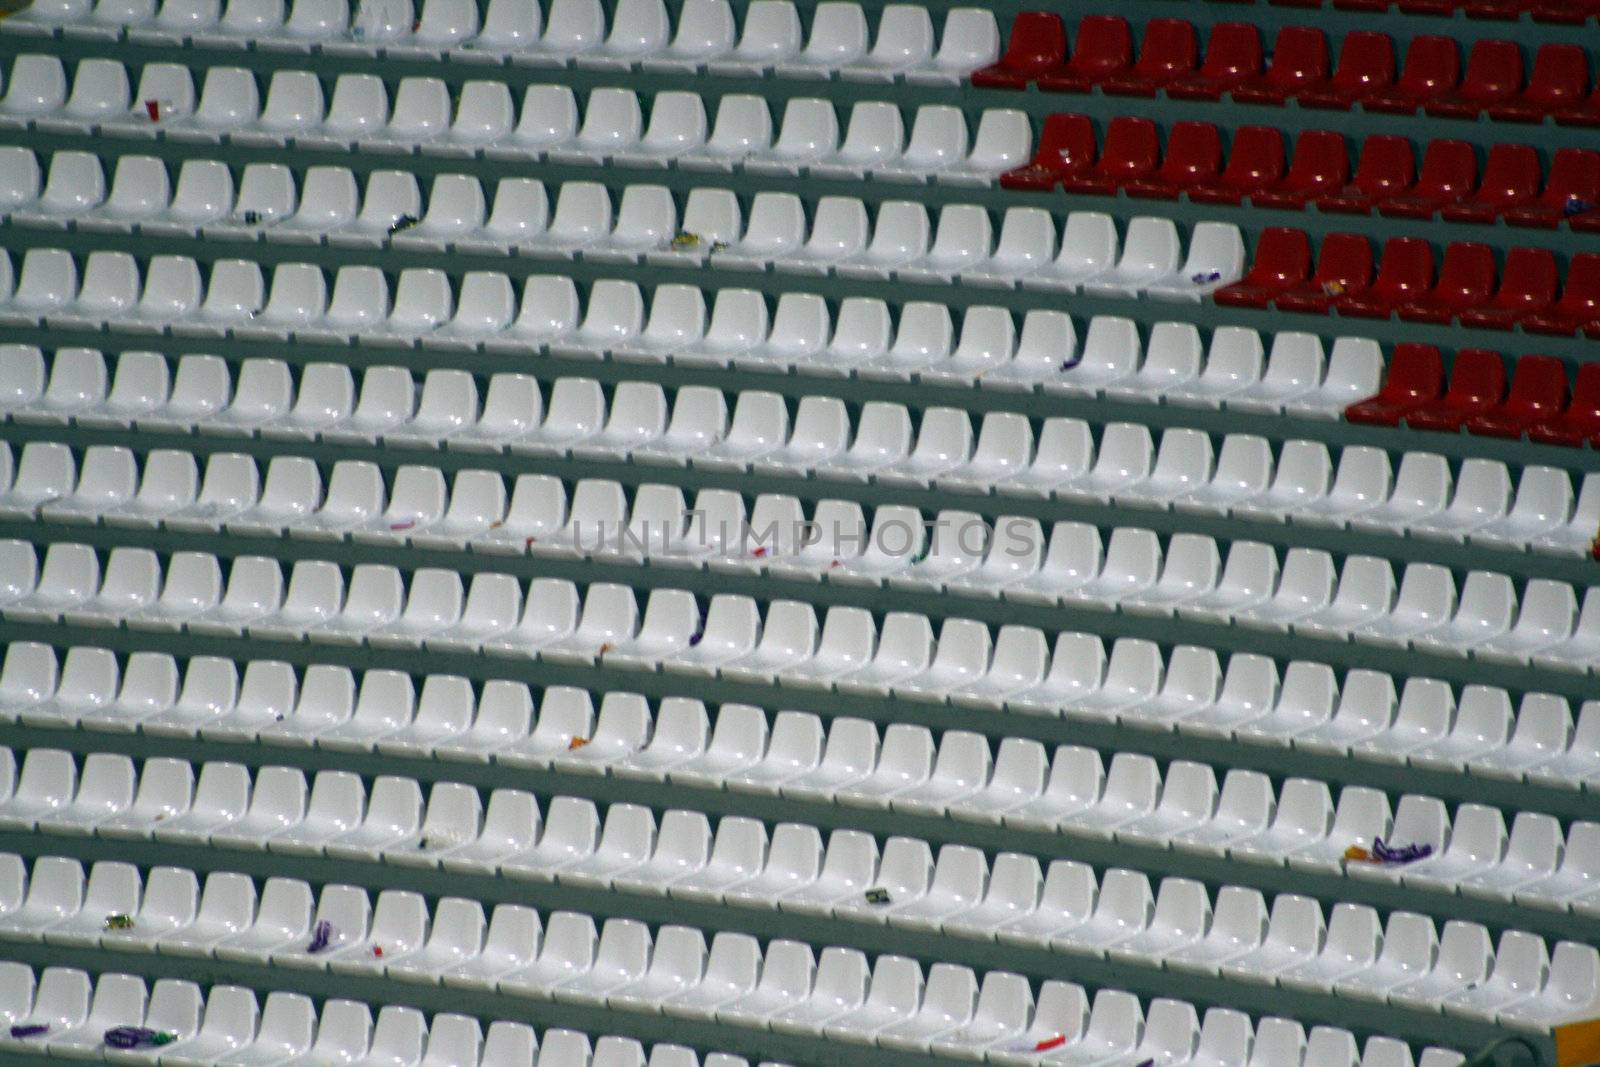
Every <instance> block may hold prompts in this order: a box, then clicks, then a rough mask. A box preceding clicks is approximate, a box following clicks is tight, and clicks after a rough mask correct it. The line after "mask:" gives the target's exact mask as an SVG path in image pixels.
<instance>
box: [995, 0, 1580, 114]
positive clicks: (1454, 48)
mask: <svg viewBox="0 0 1600 1067" xmlns="http://www.w3.org/2000/svg"><path fill="white" fill-rule="evenodd" d="M1200 53H1201V48H1200V44H1199V36H1198V34H1197V33H1196V31H1195V27H1194V26H1193V25H1192V24H1191V23H1189V22H1188V21H1186V20H1184V19H1176V18H1167V19H1152V20H1151V21H1150V22H1148V23H1146V24H1145V26H1144V28H1143V35H1142V40H1141V43H1140V48H1139V53H1138V58H1137V59H1135V58H1134V49H1133V35H1132V31H1131V29H1130V27H1129V25H1128V21H1127V20H1126V19H1124V18H1122V17H1120V16H1116V15H1085V16H1084V17H1083V18H1082V19H1080V20H1079V21H1078V24H1077V26H1076V33H1075V39H1074V41H1073V46H1072V50H1071V56H1070V57H1069V56H1068V54H1067V29H1066V25H1065V23H1064V21H1063V20H1062V18H1061V16H1059V15H1056V14H1054V13H1052V12H1043V11H1028V12H1023V13H1022V14H1019V15H1018V16H1017V17H1016V19H1015V20H1014V21H1013V22H1012V24H1011V36H1010V40H1009V41H1008V43H1007V46H1006V51H1005V54H1004V55H1002V56H1001V57H1000V60H999V62H998V63H996V64H994V65H993V66H989V67H984V68H982V69H980V70H976V71H974V72H973V74H972V84H973V85H975V86H977V87H979V88H985V89H1022V88H1024V87H1026V86H1028V85H1030V84H1031V85H1036V86H1037V87H1038V88H1040V89H1042V90H1044V91H1045V92H1066V93H1087V92H1091V91H1095V90H1098V91H1100V92H1102V93H1106V94H1108V95H1127V96H1155V95H1157V94H1162V95H1165V96H1166V97H1168V98H1170V99H1176V100H1219V99H1220V98H1221V97H1223V96H1224V95H1226V96H1227V97H1228V99H1229V100H1230V101H1232V102H1233V103H1235V104H1257V105H1277V106H1282V105H1284V104H1287V103H1288V102H1289V101H1291V100H1292V101H1294V102H1296V103H1297V104H1298V105H1299V106H1300V107H1302V108H1332V109H1350V108H1354V107H1360V108H1362V109H1363V110H1365V111H1371V112H1377V113H1381V114H1413V113H1416V112H1418V111H1423V112H1426V113H1427V114H1428V115H1430V116H1432V117H1435V118H1456V119H1468V120H1477V119H1478V118H1479V116H1480V115H1484V114H1487V115H1488V117H1489V119H1490V120H1491V121H1494V122H1542V121H1544V120H1545V119H1546V118H1547V117H1552V116H1553V117H1554V118H1555V119H1556V121H1558V122H1574V123H1579V124H1584V125H1590V124H1593V123H1595V122H1596V121H1600V110H1597V109H1600V91H1596V92H1595V93H1594V94H1593V95H1591V94H1590V90H1591V85H1590V81H1589V58H1588V53H1587V52H1586V51H1585V50H1584V48H1583V47H1582V46H1581V45H1575V44H1543V45H1540V46H1539V47H1538V49H1537V50H1536V51H1535V52H1534V54H1533V61H1532V63H1531V64H1529V65H1528V69H1527V73H1526V75H1524V69H1523V67H1524V59H1523V49H1522V46H1521V45H1520V44H1519V43H1518V42H1516V41H1514V40H1502V39H1496V38H1486V39H1481V40H1477V41H1474V42H1473V43H1472V47H1471V50H1470V51H1469V52H1468V54H1467V61H1466V64H1465V68H1464V69H1463V66H1462V63H1461V52H1460V45H1459V44H1457V42H1456V41H1454V40H1453V39H1451V38H1449V37H1443V36H1435V35H1427V34H1419V35H1418V36H1415V37H1412V38H1411V40H1410V43H1409V44H1408V45H1407V47H1406V53H1405V61H1404V64H1403V65H1397V63H1396V61H1395V46H1394V41H1393V39H1392V38H1390V36H1389V35H1388V34H1387V33H1383V32H1381V31H1373V30H1355V31H1352V32H1350V33H1348V34H1346V35H1345V36H1344V37H1343V39H1342V40H1341V42H1340V46H1339V59H1338V64H1337V65H1334V64H1333V63H1332V61H1331V59H1330V55H1329V46H1328V38H1327V35H1326V33H1324V31H1323V30H1321V29H1320V28H1317V27H1315V26H1285V27H1283V28H1282V29H1280V30H1279V31H1278V33H1277V35H1276V37H1275V39H1274V40H1273V43H1272V48H1271V50H1270V51H1264V50H1263V48H1262V43H1261V32H1260V30H1259V29H1258V28H1257V27H1256V26H1254V25H1252V24H1250V23H1245V22H1223V23H1218V24H1216V25H1214V26H1212V27H1211V30H1210V34H1209V36H1208V38H1207V40H1206V44H1205V49H1204V60H1203V61H1202V60H1201V58H1200Z"/></svg>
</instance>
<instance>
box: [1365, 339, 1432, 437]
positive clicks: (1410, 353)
mask: <svg viewBox="0 0 1600 1067" xmlns="http://www.w3.org/2000/svg"><path fill="white" fill-rule="evenodd" d="M1443 394H1444V358H1443V357H1442V356H1440V355H1439V350H1438V349H1437V348H1435V347H1434V346H1433V345H1423V344H1417V343H1416V342H1414V341H1404V342H1401V343H1400V344H1397V345H1395V346H1394V354H1393V355H1391V356H1390V357H1389V374H1388V377H1386V378H1385V379H1384V381H1383V388H1382V389H1380V390H1378V395H1377V396H1372V397H1368V398H1367V399H1366V400H1361V401H1357V402H1356V403H1354V404H1351V405H1350V406H1349V407H1347V408H1345V409H1344V417H1345V418H1346V419H1348V420H1350V421H1351V422H1360V423H1366V424H1368V425H1371V426H1398V425H1400V420H1401V419H1403V418H1405V417H1406V415H1407V414H1409V413H1410V412H1412V411H1415V410H1416V409H1417V408H1420V407H1422V406H1423V405H1424V404H1430V403H1432V402H1433V401H1435V400H1438V399H1439V397H1440V396H1442V395H1443Z"/></svg>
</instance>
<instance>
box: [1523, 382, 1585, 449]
mask: <svg viewBox="0 0 1600 1067" xmlns="http://www.w3.org/2000/svg"><path fill="white" fill-rule="evenodd" d="M1596 434H1600V363H1585V364H1584V365H1583V366H1581V367H1579V368H1578V379H1577V381H1576V382H1575V383H1574V384H1573V386H1572V401H1571V403H1569V404H1568V405H1567V407H1566V410H1565V411H1562V412H1561V413H1560V414H1557V415H1552V416H1550V417H1549V418H1546V419H1544V420H1543V421H1541V422H1536V423H1534V424H1533V425H1532V426H1529V427H1528V439H1529V440H1530V441H1538V442H1539V443H1540V444H1545V445H1566V446H1567V447H1569V448H1578V447H1580V446H1581V445H1582V444H1583V443H1584V442H1585V441H1587V440H1589V439H1590V438H1591V437H1594V436H1595V435H1596Z"/></svg>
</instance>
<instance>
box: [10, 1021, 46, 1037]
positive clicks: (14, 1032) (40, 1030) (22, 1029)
mask: <svg viewBox="0 0 1600 1067" xmlns="http://www.w3.org/2000/svg"><path fill="white" fill-rule="evenodd" d="M49 1032H50V1025H49V1024H48V1023H18V1024H17V1025H15V1026H13V1027H12V1028H11V1036H12V1037H16V1038H24V1037H38V1036H39V1035H41V1034H48V1033H49Z"/></svg>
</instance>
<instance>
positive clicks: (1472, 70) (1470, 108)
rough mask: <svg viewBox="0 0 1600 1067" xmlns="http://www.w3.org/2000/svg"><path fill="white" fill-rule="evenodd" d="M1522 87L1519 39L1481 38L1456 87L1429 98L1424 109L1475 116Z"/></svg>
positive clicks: (1435, 113) (1437, 113)
mask: <svg viewBox="0 0 1600 1067" xmlns="http://www.w3.org/2000/svg"><path fill="white" fill-rule="evenodd" d="M1521 91H1522V49H1521V48H1519V47H1517V43H1516V42H1515V41H1501V40H1490V41H1478V42H1476V43H1475V44H1474V45H1473V46H1472V51H1471V52H1470V53H1468V55H1467V73H1466V74H1465V75H1463V76H1462V78H1461V85H1460V86H1458V87H1457V89H1456V91H1455V92H1453V93H1450V94H1448V95H1445V96H1442V97H1439V98H1437V99H1434V100H1429V101H1426V102H1425V104H1424V110H1426V111H1427V112H1428V114H1430V115H1433V116H1436V117H1438V118H1451V119H1471V118H1477V117H1478V114H1479V113H1480V112H1482V111H1483V110H1484V108H1487V107H1493V106H1494V105H1495V104H1499V103H1502V102H1504V101H1506V100H1510V99H1511V98H1512V97H1514V96H1516V95H1517V94H1518V93H1519V92H1521Z"/></svg>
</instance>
